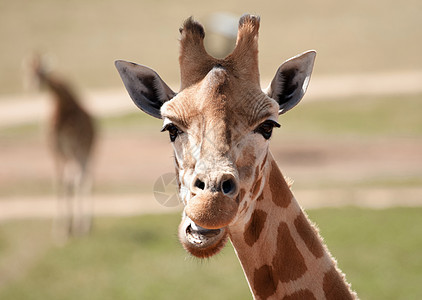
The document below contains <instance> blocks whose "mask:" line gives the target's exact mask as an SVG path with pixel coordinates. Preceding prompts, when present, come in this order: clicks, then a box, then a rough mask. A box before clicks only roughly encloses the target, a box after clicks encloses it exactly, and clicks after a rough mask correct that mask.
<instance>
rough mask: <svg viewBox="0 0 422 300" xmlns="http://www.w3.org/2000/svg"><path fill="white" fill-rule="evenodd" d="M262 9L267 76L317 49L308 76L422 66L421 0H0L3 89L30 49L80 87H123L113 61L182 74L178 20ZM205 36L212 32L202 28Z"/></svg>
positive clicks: (172, 77)
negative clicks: (47, 57) (43, 55)
mask: <svg viewBox="0 0 422 300" xmlns="http://www.w3.org/2000/svg"><path fill="white" fill-rule="evenodd" d="M221 11H225V12H229V13H232V14H234V15H235V16H240V15H242V14H243V13H246V12H249V13H255V14H258V15H260V16H261V18H262V24H261V31H260V52H261V54H260V66H261V74H262V76H263V77H264V78H270V77H271V76H273V74H274V73H275V70H276V69H277V67H278V65H279V64H280V63H282V62H283V61H284V60H285V59H287V58H289V57H292V56H294V55H296V54H298V53H301V52H303V51H306V50H308V49H316V50H317V52H318V59H317V63H316V67H315V72H314V74H315V75H316V76H317V75H318V74H321V73H334V74H338V73H362V72H375V71H396V70H397V71H402V70H419V69H422V58H421V55H420V53H422V39H421V28H422V18H421V17H420V12H421V11H422V2H421V1H419V0H404V1H391V0H388V1H380V0H378V1H369V2H368V1H364V0H357V1H349V2H345V1H340V2H339V1H335V0H325V1H318V2H315V1H311V0H305V1H270V0H264V1H252V0H242V1H239V0H236V1H223V0H215V1H212V2H202V1H193V0H182V1H170V0H160V1H148V0H136V1H135V0H123V1H121V0H119V1H117V0H107V1H98V0H94V1H82V0H70V1H65V2H63V1H53V0H37V1H30V0H17V1H5V0H3V1H0V40H1V55H0V70H1V72H0V94H5V93H16V92H20V91H21V90H22V84H21V82H22V74H21V62H22V58H23V57H24V56H25V55H27V54H28V53H29V52H31V51H34V50H37V51H41V52H46V53H49V54H51V56H52V57H53V58H54V59H53V60H54V61H55V63H56V64H55V66H56V69H57V70H58V71H59V72H61V73H63V74H65V75H66V77H68V78H70V79H71V81H72V82H74V83H75V85H76V86H77V87H78V88H81V89H86V88H103V87H113V86H118V87H121V82H120V79H119V78H118V75H117V72H116V71H115V69H114V65H113V61H114V60H116V59H126V60H132V61H136V62H139V63H142V64H146V65H149V66H151V67H153V68H154V69H156V70H157V71H158V72H159V73H160V75H162V77H163V78H164V79H165V80H166V81H168V82H171V83H175V82H178V78H179V71H178V63H177V57H178V41H177V40H178V37H179V32H178V28H179V27H180V25H181V23H182V21H183V20H184V19H186V18H187V17H189V16H191V15H193V16H195V18H197V19H198V20H200V21H201V22H203V23H204V24H206V23H207V22H208V20H209V18H210V15H211V14H212V13H214V12H221ZM208 36H210V35H208Z"/></svg>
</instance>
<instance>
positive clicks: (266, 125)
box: [254, 120, 281, 140]
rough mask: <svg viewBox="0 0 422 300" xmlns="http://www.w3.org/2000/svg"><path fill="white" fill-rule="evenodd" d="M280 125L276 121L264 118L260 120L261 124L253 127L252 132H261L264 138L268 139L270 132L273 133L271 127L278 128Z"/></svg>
mask: <svg viewBox="0 0 422 300" xmlns="http://www.w3.org/2000/svg"><path fill="white" fill-rule="evenodd" d="M280 126H281V125H280V124H278V123H277V122H276V121H273V120H266V121H264V122H262V123H261V124H259V126H258V127H256V128H255V130H254V133H259V134H261V135H262V136H263V137H264V139H266V140H268V139H270V137H271V135H272V133H273V128H274V127H276V128H279V127H280Z"/></svg>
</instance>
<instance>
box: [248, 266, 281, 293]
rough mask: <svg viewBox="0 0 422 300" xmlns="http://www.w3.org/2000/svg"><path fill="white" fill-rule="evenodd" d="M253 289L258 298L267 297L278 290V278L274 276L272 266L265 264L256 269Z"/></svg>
mask: <svg viewBox="0 0 422 300" xmlns="http://www.w3.org/2000/svg"><path fill="white" fill-rule="evenodd" d="M253 290H254V292H255V294H256V295H257V296H258V299H267V298H268V297H270V296H271V295H273V294H274V293H275V291H276V290H277V279H276V278H274V277H273V271H272V268H271V266H269V265H263V266H262V267H260V268H259V269H255V272H254V276H253Z"/></svg>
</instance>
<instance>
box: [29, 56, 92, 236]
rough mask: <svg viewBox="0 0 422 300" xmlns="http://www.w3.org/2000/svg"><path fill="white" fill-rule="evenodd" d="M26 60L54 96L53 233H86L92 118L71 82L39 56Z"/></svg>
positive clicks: (89, 213)
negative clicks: (55, 197) (55, 198)
mask: <svg viewBox="0 0 422 300" xmlns="http://www.w3.org/2000/svg"><path fill="white" fill-rule="evenodd" d="M26 64H27V66H26V68H27V69H29V70H28V71H29V72H30V73H31V75H32V76H33V79H35V81H37V83H38V84H39V85H41V86H45V87H46V88H47V89H48V91H49V92H50V93H51V95H52V98H53V100H54V102H53V103H54V104H53V107H54V109H53V113H52V116H51V120H50V123H49V143H50V148H51V150H52V151H51V152H52V154H53V157H54V161H55V166H56V176H57V192H58V193H57V194H58V214H57V216H56V218H55V221H54V226H53V234H54V235H55V236H56V237H57V238H58V239H62V238H65V239H66V238H68V237H69V236H71V235H80V234H86V233H88V232H89V231H90V230H91V222H92V220H91V219H92V211H91V210H92V203H84V202H88V201H89V200H88V199H84V198H85V197H84V196H87V193H88V192H89V190H90V188H91V182H90V176H89V171H90V170H89V168H90V163H91V159H92V154H93V148H94V144H95V136H96V130H95V124H94V120H93V118H92V117H91V116H90V115H89V113H88V112H87V111H86V110H85V109H84V108H83V107H82V105H81V104H80V101H79V99H78V97H77V96H76V94H75V93H74V92H73V90H72V88H71V87H70V85H69V84H68V83H67V82H66V81H65V80H63V79H61V78H60V77H58V76H57V75H55V74H52V73H51V72H50V71H47V68H46V63H45V61H43V59H42V57H41V56H39V55H33V56H32V57H30V58H29V59H28V60H27V62H26Z"/></svg>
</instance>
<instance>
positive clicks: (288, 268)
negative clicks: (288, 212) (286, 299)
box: [273, 222, 308, 282]
mask: <svg viewBox="0 0 422 300" xmlns="http://www.w3.org/2000/svg"><path fill="white" fill-rule="evenodd" d="M273 267H274V272H275V274H277V276H278V279H279V280H280V281H281V282H289V281H291V280H296V279H298V278H300V277H301V276H302V275H303V274H305V272H306V271H307V270H308V268H307V267H306V264H305V259H304V258H303V256H302V254H301V253H300V251H299V249H298V248H297V246H296V243H295V241H294V239H293V237H292V236H291V234H290V230H289V227H288V226H287V224H286V223H285V222H281V223H280V226H279V227H278V230H277V252H276V254H275V256H274V258H273Z"/></svg>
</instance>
